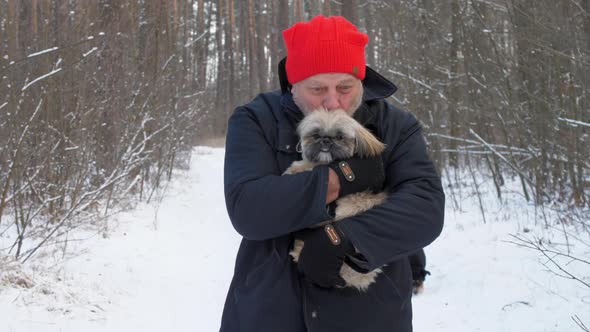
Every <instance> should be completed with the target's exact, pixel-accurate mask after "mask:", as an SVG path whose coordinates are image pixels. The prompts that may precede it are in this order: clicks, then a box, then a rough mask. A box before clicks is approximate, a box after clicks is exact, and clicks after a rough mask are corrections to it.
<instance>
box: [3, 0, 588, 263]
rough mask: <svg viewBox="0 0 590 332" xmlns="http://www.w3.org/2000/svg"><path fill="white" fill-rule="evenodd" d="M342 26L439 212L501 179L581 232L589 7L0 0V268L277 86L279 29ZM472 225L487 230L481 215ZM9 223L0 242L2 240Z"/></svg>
mask: <svg viewBox="0 0 590 332" xmlns="http://www.w3.org/2000/svg"><path fill="white" fill-rule="evenodd" d="M320 13H321V14H324V15H342V16H345V17H346V18H348V19H349V20H350V21H352V22H353V23H355V24H356V25H358V26H359V28H360V29H361V30H362V31H364V32H366V33H367V34H368V35H369V37H370V43H369V45H368V47H367V62H368V64H369V65H370V66H371V67H373V68H374V69H376V70H377V71H378V72H380V73H381V74H383V75H384V76H386V77H387V78H389V79H391V80H392V81H393V82H394V83H396V85H397V86H398V87H399V90H398V92H397V93H396V94H395V95H394V97H392V98H391V102H393V103H395V104H396V105H398V106H399V107H401V108H403V109H405V110H408V111H411V112H413V113H414V114H416V116H417V117H418V118H419V119H420V120H421V121H422V122H423V125H424V128H425V133H426V138H427V141H428V144H429V149H430V153H431V156H432V158H433V159H435V161H436V163H437V166H438V169H439V171H440V172H441V175H442V176H443V177H444V178H445V181H446V183H447V187H446V188H445V189H446V191H447V197H448V201H449V204H452V205H453V206H456V207H459V206H460V204H461V203H460V202H461V200H462V194H461V192H460V190H459V189H458V188H460V187H461V186H464V185H467V186H470V187H472V188H474V189H475V192H476V193H479V191H478V188H479V186H480V184H481V183H482V182H486V181H491V182H493V184H494V188H495V196H497V197H498V199H499V200H500V201H501V200H502V197H503V195H505V194H506V191H507V190H506V189H505V183H506V182H507V181H516V182H518V190H517V191H518V197H519V198H518V199H520V200H522V201H523V202H525V204H533V205H535V206H537V207H538V208H539V211H541V213H540V216H544V215H545V213H544V212H543V211H552V212H557V216H558V217H557V218H543V217H541V218H539V223H544V224H545V225H546V226H547V227H553V226H558V227H562V226H563V227H565V226H567V227H571V228H573V229H575V234H579V235H580V236H586V237H587V236H588V234H590V221H589V217H588V216H589V213H590V212H589V211H590V175H589V172H590V145H589V141H590V138H589V136H588V135H589V133H590V98H589V93H590V0H560V1H555V0H537V1H524V0H449V1H427V0H397V1H361V0H350V1H346V0H345V1H334V0H332V1H328V0H316V1H313V0H307V1H306V0H260V1H254V0H248V1H236V0H216V1H205V0H153V1H151V0H150V1H143V0H127V1H119V0H116V1H115V0H100V1H90V0H88V1H85V0H79V1H73V0H70V1H57V0H54V1H50V0H27V1H19V0H0V232H2V233H0V235H7V234H12V235H11V238H12V239H14V241H13V242H12V243H11V244H10V246H8V247H6V248H4V247H3V248H0V250H1V251H0V253H1V254H0V255H6V256H11V257H14V258H15V259H17V260H19V261H21V262H26V261H27V260H28V259H29V258H30V257H31V256H33V255H34V254H35V253H36V252H37V250H38V249H39V248H42V247H44V246H47V245H50V244H59V243H65V242H67V240H64V236H67V233H68V232H69V231H70V230H71V229H73V228H76V227H79V225H83V224H92V225H97V226H99V227H104V228H107V227H108V226H107V224H104V225H103V224H101V221H102V220H105V219H106V217H108V216H109V215H110V214H112V213H114V212H116V211H118V210H121V209H124V208H126V207H128V206H129V204H131V202H134V201H138V200H139V201H150V200H154V199H159V196H158V193H159V192H160V191H159V190H160V189H161V188H162V186H163V185H164V183H165V182H166V180H167V179H168V178H169V177H170V176H171V174H172V170H173V169H174V168H179V167H180V168H187V167H188V163H189V158H190V151H191V148H192V147H193V146H195V145H197V144H220V143H219V142H220V141H221V142H222V138H223V136H224V134H225V130H226V121H227V119H228V117H229V115H230V114H231V112H232V111H233V109H234V108H235V107H236V106H237V105H240V104H243V103H246V102H248V101H249V100H251V99H252V98H253V97H254V96H255V95H256V94H257V93H259V92H261V91H267V90H272V89H277V88H278V77H277V74H276V70H275V69H276V67H277V64H278V62H279V60H280V59H281V58H282V57H283V56H284V55H285V48H284V45H283V42H282V38H281V31H282V30H283V29H285V28H287V27H288V26H289V25H291V24H293V23H294V22H296V21H299V20H307V19H310V18H311V17H312V16H314V15H315V14H320ZM481 214H482V217H483V220H484V221H485V217H486V211H485V209H484V208H483V207H482V209H481ZM2 226H10V227H2Z"/></svg>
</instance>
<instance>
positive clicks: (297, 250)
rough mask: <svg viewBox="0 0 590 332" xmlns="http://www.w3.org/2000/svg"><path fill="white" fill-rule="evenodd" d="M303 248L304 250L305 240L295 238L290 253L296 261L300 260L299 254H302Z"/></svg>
mask: <svg viewBox="0 0 590 332" xmlns="http://www.w3.org/2000/svg"><path fill="white" fill-rule="evenodd" d="M301 250H303V241H301V240H298V239H295V242H293V249H291V251H290V252H289V255H291V257H293V261H294V262H295V263H297V262H299V255H300V254H301Z"/></svg>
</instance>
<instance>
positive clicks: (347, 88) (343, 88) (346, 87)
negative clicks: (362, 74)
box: [340, 85, 352, 93]
mask: <svg viewBox="0 0 590 332" xmlns="http://www.w3.org/2000/svg"><path fill="white" fill-rule="evenodd" d="M351 89H352V87H351V86H348V85H347V86H341V87H340V92H342V93H347V92H350V90H351Z"/></svg>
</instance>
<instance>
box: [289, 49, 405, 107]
mask: <svg viewBox="0 0 590 332" xmlns="http://www.w3.org/2000/svg"><path fill="white" fill-rule="evenodd" d="M286 62H287V57H284V58H283V59H282V60H281V61H280V62H279V82H280V83H281V92H282V93H283V95H284V94H285V93H287V92H288V93H290V91H291V84H289V81H288V80H287V70H286V69H285V64H286ZM362 83H363V90H364V92H363V101H370V100H374V99H384V98H387V97H389V96H391V95H393V94H394V93H395V91H397V87H396V86H395V84H393V83H392V82H391V81H389V80H388V79H386V78H385V77H383V76H381V75H380V74H379V73H377V72H376V71H374V70H373V69H372V68H371V67H369V66H367V67H366V74H365V79H364V80H363V81H362Z"/></svg>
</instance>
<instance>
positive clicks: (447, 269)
mask: <svg viewBox="0 0 590 332" xmlns="http://www.w3.org/2000/svg"><path fill="white" fill-rule="evenodd" d="M191 166H192V167H191V170H190V171H189V172H187V173H186V174H185V175H184V176H181V177H177V178H176V179H175V180H174V181H173V183H172V184H171V185H170V189H169V191H168V194H167V196H166V197H165V198H164V200H163V201H162V203H161V205H160V208H159V210H158V218H157V219H155V217H154V214H155V211H154V206H150V205H142V206H140V207H138V208H137V209H136V210H134V211H132V212H129V213H125V214H122V215H120V216H119V217H118V218H117V219H118V225H117V226H116V227H114V228H113V229H114V231H113V232H112V234H111V236H110V237H109V238H107V239H102V238H98V237H96V238H94V239H91V240H87V241H85V242H83V243H82V244H81V245H83V246H84V247H86V248H87V250H86V251H85V252H84V253H82V254H80V255H78V256H77V257H74V258H71V259H69V260H67V262H66V263H65V264H64V263H62V264H60V265H59V268H58V269H57V270H56V271H57V272H55V276H58V277H59V278H60V279H61V280H57V281H56V280H55V277H52V276H51V275H50V276H47V275H45V274H40V275H38V276H33V277H34V278H33V279H34V280H36V281H37V285H36V286H35V287H33V288H32V289H15V288H7V289H3V290H2V289H1V288H0V316H1V318H0V331H2V332H4V331H10V332H12V331H14V332H24V331H85V332H86V331H112V332H119V331H120V332H129V331H147V332H151V331H175V332H180V331H199V332H200V331H204V332H209V331H218V328H219V319H220V316H221V310H222V308H223V303H224V300H225V294H226V291H227V287H228V284H229V281H230V279H231V277H232V271H233V264H234V259H235V254H236V251H237V247H238V245H239V240H240V238H239V236H238V235H237V234H236V233H235V231H234V230H233V228H232V227H231V224H230V222H229V220H228V218H227V215H226V211H225V205H224V200H223V188H222V171H223V150H220V149H209V148H198V149H196V150H195V154H194V156H193V161H192V164H191ZM463 208H464V210H465V212H464V213H461V214H455V213H454V212H452V211H451V210H450V209H447V220H446V225H445V229H444V231H443V235H442V236H441V237H440V238H439V239H438V240H437V241H436V242H435V243H434V244H433V245H431V246H430V247H428V248H427V256H428V260H429V267H428V268H429V270H430V271H431V272H432V276H430V278H429V279H428V280H427V283H426V292H425V293H424V294H422V295H420V296H419V297H417V298H415V299H414V311H415V313H414V316H415V318H414V325H415V331H416V332H423V331H428V332H430V331H449V332H451V331H452V332H461V331H465V332H471V331H490V332H492V331H494V332H496V331H519V332H521V331H560V332H566V331H567V332H570V331H574V332H575V331H581V330H580V329H579V328H578V327H577V326H576V325H575V324H574V323H573V321H572V320H571V318H570V317H571V316H572V315H574V314H577V315H578V316H579V317H580V318H581V319H582V320H583V321H585V322H587V323H588V322H590V314H589V313H590V292H589V291H588V290H584V289H583V287H581V286H578V285H577V284H575V283H573V282H571V281H567V280H564V279H561V278H558V277H556V276H554V275H552V274H550V273H547V272H545V271H543V266H542V265H541V264H540V263H539V260H538V258H537V254H536V253H534V252H530V251H527V250H524V249H520V248H516V247H515V246H514V245H512V244H509V243H506V242H505V241H506V240H509V235H508V234H510V233H515V232H516V225H515V224H516V223H514V222H512V221H511V223H510V224H509V223H507V222H499V221H496V222H490V223H488V224H485V225H484V224H482V223H481V221H479V220H480V219H481V216H480V215H479V212H478V210H477V208H476V207H470V206H468V205H466V206H464V207H463ZM499 214H500V213H499ZM509 217H510V219H512V216H509ZM515 217H518V218H523V217H522V215H519V216H515ZM503 218H506V216H503ZM500 219H502V218H500ZM585 250H586V251H588V248H586V249H585ZM557 294H559V295H557ZM573 295H575V297H574V296H573ZM261 332H267V331H261ZM269 332H272V331H269ZM368 332H370V331H368Z"/></svg>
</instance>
